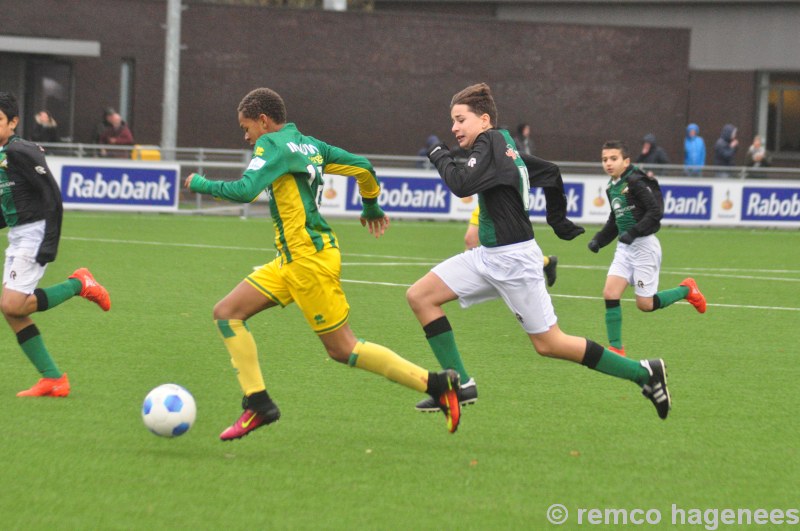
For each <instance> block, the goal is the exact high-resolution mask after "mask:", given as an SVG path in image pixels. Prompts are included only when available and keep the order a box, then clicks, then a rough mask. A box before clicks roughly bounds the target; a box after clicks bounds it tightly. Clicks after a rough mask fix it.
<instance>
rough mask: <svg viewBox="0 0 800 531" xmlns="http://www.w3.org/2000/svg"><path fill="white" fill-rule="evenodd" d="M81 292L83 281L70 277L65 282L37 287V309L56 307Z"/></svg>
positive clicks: (43, 309) (35, 292) (41, 310)
mask: <svg viewBox="0 0 800 531" xmlns="http://www.w3.org/2000/svg"><path fill="white" fill-rule="evenodd" d="M80 292H81V281H80V280H78V279H77V278H69V279H67V280H65V281H64V282H61V283H59V284H56V285H54V286H50V287H49V288H42V289H37V290H35V291H34V294H35V295H36V298H37V299H38V301H39V302H38V308H37V310H38V311H40V312H43V311H45V310H49V309H50V308H55V307H56V306H58V305H59V304H61V303H62V302H64V301H67V300H69V299H71V298H72V297H74V296H75V295H77V294H78V293H80ZM42 295H44V297H42Z"/></svg>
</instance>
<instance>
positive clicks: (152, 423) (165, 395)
mask: <svg viewBox="0 0 800 531" xmlns="http://www.w3.org/2000/svg"><path fill="white" fill-rule="evenodd" d="M196 415H197V406H196V405H195V403H194V397H193V396H192V394H191V393H190V392H189V391H187V390H186V389H185V388H183V387H181V386H180V385H178V384H173V383H168V384H163V385H159V386H158V387H156V388H154V389H153V390H152V391H150V392H149V393H147V396H146V397H145V399H144V403H143V404H142V420H143V421H144V425H145V426H147V429H148V430H150V431H151V432H153V433H155V434H156V435H159V436H161V437H177V436H179V435H183V434H184V433H186V432H187V431H189V428H191V427H192V424H194V419H195V416H196Z"/></svg>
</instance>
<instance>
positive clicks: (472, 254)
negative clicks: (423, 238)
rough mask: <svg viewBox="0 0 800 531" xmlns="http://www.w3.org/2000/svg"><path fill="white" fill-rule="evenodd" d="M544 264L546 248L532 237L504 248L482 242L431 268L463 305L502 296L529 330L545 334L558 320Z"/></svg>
mask: <svg viewBox="0 0 800 531" xmlns="http://www.w3.org/2000/svg"><path fill="white" fill-rule="evenodd" d="M543 267H544V262H543V257H542V250H541V249H539V245H538V244H537V243H536V240H530V241H527V242H521V243H515V244H512V245H504V246H502V247H484V246H482V245H481V246H479V247H476V248H475V249H471V250H469V251H466V252H463V253H461V254H458V255H456V256H453V257H452V258H448V259H447V260H445V261H444V262H442V263H441V264H439V265H437V266H436V267H434V268H433V269H432V270H431V271H433V272H434V273H435V274H436V276H438V277H439V278H441V279H442V281H444V283H445V284H447V286H448V287H449V288H450V289H451V290H453V292H455V294H456V295H458V301H459V303H460V304H461V307H462V308H468V307H469V306H472V305H473V304H478V303H480V302H485V301H489V300H494V299H497V298H502V299H503V300H504V301H505V303H506V306H508V308H509V309H510V310H511V311H512V312H513V313H514V316H515V317H516V318H517V320H518V321H519V322H520V324H521V325H522V328H524V329H525V331H526V332H527V333H529V334H541V333H543V332H547V331H548V330H549V329H550V327H552V326H553V325H554V324H556V321H557V320H558V319H557V318H556V314H555V311H554V310H553V303H552V301H551V300H550V294H549V293H548V292H547V288H546V286H545V281H544V273H543V272H542V268H543ZM489 333H491V331H489Z"/></svg>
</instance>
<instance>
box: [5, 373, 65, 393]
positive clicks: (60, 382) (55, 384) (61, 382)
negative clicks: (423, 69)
mask: <svg viewBox="0 0 800 531" xmlns="http://www.w3.org/2000/svg"><path fill="white" fill-rule="evenodd" d="M69 389H70V388H69V379H68V378H67V373H64V374H62V375H61V377H60V378H40V379H39V381H38V382H36V385H34V386H33V387H31V388H30V389H26V390H24V391H20V392H19V393H17V396H52V397H65V396H69Z"/></svg>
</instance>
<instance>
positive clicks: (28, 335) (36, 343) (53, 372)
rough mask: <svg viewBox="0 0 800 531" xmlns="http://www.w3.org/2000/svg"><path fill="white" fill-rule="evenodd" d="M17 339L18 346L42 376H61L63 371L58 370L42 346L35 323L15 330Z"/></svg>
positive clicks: (42, 342) (45, 348) (40, 336)
mask: <svg viewBox="0 0 800 531" xmlns="http://www.w3.org/2000/svg"><path fill="white" fill-rule="evenodd" d="M17 341H18V342H19V346H20V347H22V351H23V352H24V353H25V355H26V356H28V359H29V360H31V363H33V365H34V367H36V369H37V370H38V371H39V372H40V373H41V375H42V376H43V377H45V378H60V377H61V375H62V374H63V373H62V372H61V371H60V370H58V367H56V362H55V361H53V358H51V357H50V353H49V352H48V351H47V347H45V346H44V341H43V340H42V335H41V334H40V333H39V329H38V328H36V325H35V324H32V325H30V326H27V327H25V328H23V329H22V330H20V331H19V332H17Z"/></svg>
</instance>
